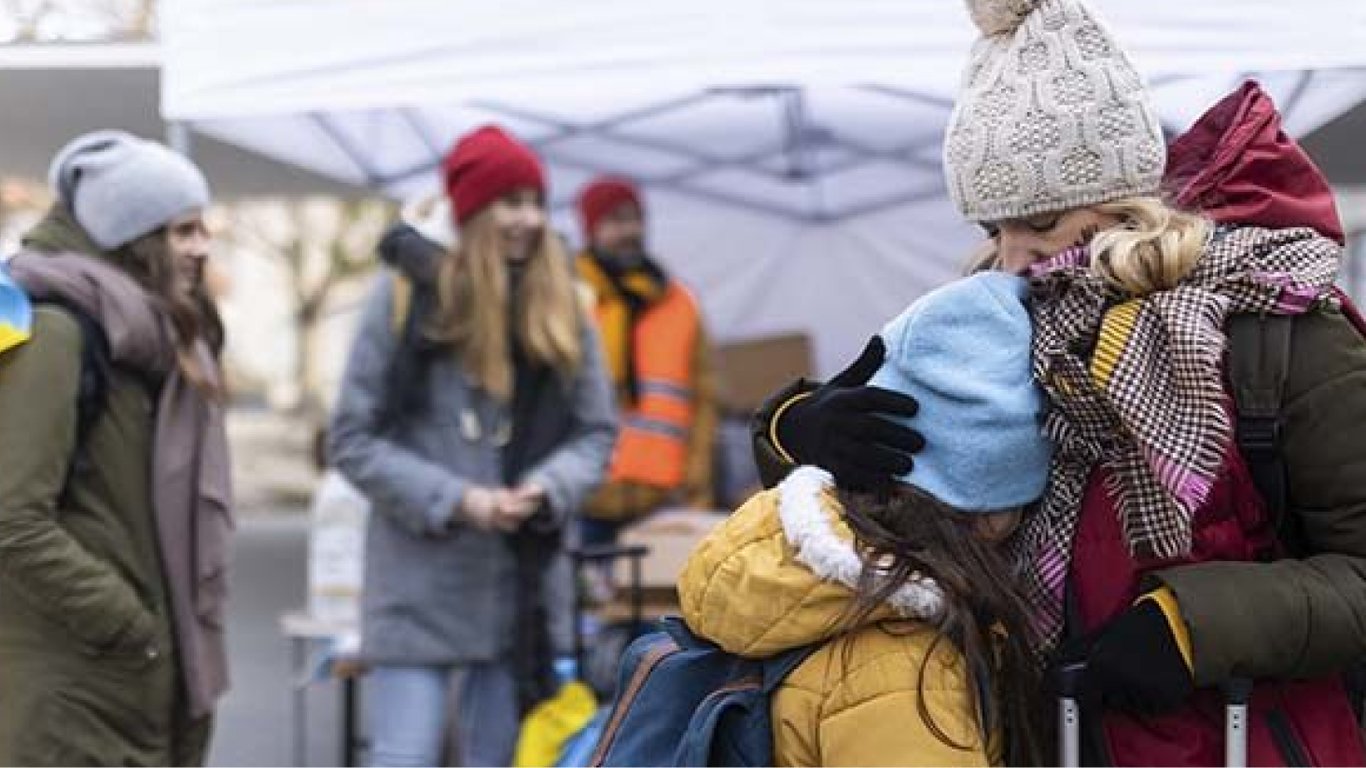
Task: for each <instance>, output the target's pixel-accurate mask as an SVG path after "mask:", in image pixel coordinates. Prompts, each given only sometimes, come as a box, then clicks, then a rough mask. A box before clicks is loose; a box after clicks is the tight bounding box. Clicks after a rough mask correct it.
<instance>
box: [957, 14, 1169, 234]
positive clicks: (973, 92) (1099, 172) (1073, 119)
mask: <svg viewBox="0 0 1366 768" xmlns="http://www.w3.org/2000/svg"><path fill="white" fill-rule="evenodd" d="M967 4H968V12H969V13H970V14H971V15H972V20H973V21H974V22H975V23H976V24H977V26H978V28H980V29H981V31H982V35H983V37H982V38H981V39H980V40H978V41H977V43H976V45H974V46H973V49H972V55H971V57H970V58H969V60H968V67H967V71H966V72H965V73H964V76H963V84H962V87H961V94H960V96H959V99H958V103H957V104H956V105H955V106H954V109H953V115H952V117H951V118H950V120H949V130H948V136H947V137H946V139H945V141H944V175H945V178H946V180H947V182H948V187H949V196H950V197H951V198H952V199H953V202H954V204H955V205H957V206H958V210H959V211H960V212H962V214H963V215H964V216H965V217H967V218H968V219H969V220H971V221H1002V220H1005V219H1015V218H1023V217H1026V216H1033V215H1035V214H1040V213H1051V212H1055V211H1063V210H1067V209H1070V208H1078V207H1082V206H1087V205H1093V204H1096V203H1102V202H1107V201H1111V200H1118V199H1121V198H1124V197H1131V196H1136V195H1152V194H1156V192H1157V190H1158V185H1159V183H1160V181H1161V178H1162V169H1163V166H1164V165H1165V163H1166V147H1165V145H1164V142H1163V137H1162V128H1161V126H1160V124H1159V123H1158V120H1157V113H1156V112H1155V111H1154V109H1153V106H1152V102H1151V100H1150V99H1149V95H1148V92H1147V89H1146V88H1145V87H1144V85H1143V80H1142V78H1141V77H1140V76H1139V74H1138V71H1137V70H1136V69H1135V68H1134V65H1133V63H1132V62H1130V61H1129V58H1128V56H1126V55H1125V53H1124V51H1123V50H1122V49H1121V48H1120V47H1119V45H1118V44H1117V43H1116V42H1115V40H1114V38H1113V37H1111V35H1110V33H1109V32H1108V31H1107V30H1106V29H1105V27H1104V26H1102V24H1101V23H1100V20H1099V19H1097V18H1096V15H1095V14H1094V13H1093V12H1092V11H1091V10H1090V9H1089V8H1087V7H1086V6H1085V5H1083V4H1082V3H1081V2H1079V0H967Z"/></svg>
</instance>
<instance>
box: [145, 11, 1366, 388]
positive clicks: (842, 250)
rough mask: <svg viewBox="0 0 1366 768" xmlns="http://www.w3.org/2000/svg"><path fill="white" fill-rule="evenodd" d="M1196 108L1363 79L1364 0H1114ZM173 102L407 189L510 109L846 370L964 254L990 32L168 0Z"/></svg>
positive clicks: (838, 22)
mask: <svg viewBox="0 0 1366 768" xmlns="http://www.w3.org/2000/svg"><path fill="white" fill-rule="evenodd" d="M1093 2H1094V4H1095V5H1096V6H1098V7H1099V8H1100V11H1101V13H1102V14H1103V15H1104V16H1105V17H1106V19H1107V20H1108V21H1109V22H1110V26H1111V27H1112V29H1113V30H1115V31H1116V32H1117V34H1118V36H1119V37H1120V39H1121V41H1122V42H1123V44H1124V45H1125V46H1126V47H1127V48H1128V49H1129V50H1130V51H1131V53H1132V54H1133V56H1134V58H1135V60H1136V62H1137V63H1138V65H1139V67H1140V69H1142V70H1143V71H1144V73H1145V75H1146V76H1147V77H1148V79H1149V81H1150V83H1151V84H1152V86H1153V87H1154V91H1155V93H1156V99H1157V102H1158V107H1159V110H1160V111H1161V113H1162V117H1163V120H1164V124H1165V125H1166V126H1167V127H1168V129H1169V131H1171V132H1179V131H1181V130H1183V129H1184V128H1185V127H1186V126H1187V125H1189V123H1190V122H1191V120H1193V119H1194V118H1195V117H1196V116H1198V115H1199V113H1200V112H1202V111H1203V110H1204V109H1205V108H1206V107H1208V106H1210V105H1211V104H1213V102H1214V101H1215V100H1217V99H1218V98H1219V97H1221V96H1222V95H1224V94H1225V93H1226V92H1228V91H1229V90H1231V89H1232V88H1233V87H1235V86H1236V85H1237V84H1238V83H1239V82H1240V81H1241V80H1242V79H1243V78H1245V77H1249V76H1251V77H1256V78H1258V79H1259V80H1261V81H1262V82H1263V84H1264V85H1265V86H1266V87H1267V89H1268V90H1269V91H1270V92H1271V93H1272V94H1273V95H1274V96H1275V97H1276V98H1277V101H1278V103H1279V104H1280V105H1281V107H1282V110H1283V111H1284V112H1285V113H1286V115H1287V127H1288V129H1289V130H1290V131H1291V132H1292V133H1294V134H1296V135H1302V134H1303V133H1305V132H1307V131H1310V130H1312V129H1314V128H1315V127H1317V126H1319V125H1321V124H1323V123H1325V122H1327V121H1328V120H1331V119H1332V118H1333V117H1335V116H1337V115H1338V114H1340V113H1341V112H1343V111H1344V110H1346V109H1349V108H1350V107H1352V106H1353V105H1355V104H1357V103H1358V102H1359V101H1361V100H1362V99H1363V98H1366V4H1363V3H1361V2H1360V1H1359V0H1300V2H1297V3H1286V2H1283V0H1201V1H1200V2H1190V1H1189V0H1148V1H1147V2H1135V1H1134V0H1093ZM162 33H163V46H164V66H163V78H164V79H163V90H162V107H163V113H164V115H165V117H166V118H167V119H169V120H176V121H183V122H184V123H187V124H189V125H190V126H192V127H193V129H194V130H195V131H197V132H200V133H203V134H207V135H210V136H213V137H215V138H217V139H221V140H224V141H228V142H231V143H234V144H238V145H241V146H244V147H247V148H249V149H252V150H254V151H256V152H259V153H262V154H265V155H268V156H272V157H275V158H279V159H282V160H286V161H289V162H292V163H295V164H298V165H300V166H302V167H304V168H307V169H309V170H312V171H314V172H317V173H320V174H323V175H325V176H329V177H332V178H335V179H339V180H343V181H346V182H349V183H354V184H363V185H366V186H370V187H372V188H375V189H378V190H381V191H383V192H384V193H386V194H390V195H392V196H395V197H399V198H404V197H408V196H411V195H414V194H417V193H422V192H427V191H430V190H433V189H435V184H436V182H435V178H436V173H435V171H436V167H437V164H438V162H439V158H440V156H441V154H442V153H443V152H444V150H445V149H446V148H447V147H448V146H449V145H450V143H451V142H452V141H453V140H454V139H455V138H456V137H458V136H459V135H460V134H461V133H463V132H465V131H467V130H469V129H470V128H472V127H474V126H476V125H479V124H481V123H484V122H490V121H496V122H499V123H502V124H504V125H505V126H506V127H508V128H510V129H512V130H513V131H515V132H516V133H518V134H519V135H521V136H522V137H523V138H525V139H527V140H529V141H530V142H531V143H532V144H534V145H535V146H536V147H537V149H538V150H539V151H540V153H541V154H542V156H543V157H544V158H545V160H546V161H547V164H548V165H549V167H550V171H551V178H552V181H551V184H552V203H553V204H554V206H555V209H556V211H557V215H558V216H559V217H560V220H559V223H560V224H561V225H562V226H563V227H564V228H565V229H566V231H568V232H573V231H574V224H573V217H572V214H571V211H570V208H571V206H570V203H571V201H572V199H573V195H574V193H575V191H576V190H577V189H578V187H579V186H580V185H581V184H582V183H583V182H584V181H585V180H587V179H588V178H589V177H591V176H592V175H594V174H596V173H598V172H614V173H620V174H624V175H627V176H630V177H633V178H635V179H636V180H637V181H639V182H641V183H642V184H643V185H644V186H645V187H646V189H647V196H648V198H647V205H648V207H649V209H650V224H651V236H652V246H653V247H652V250H654V251H656V252H657V253H658V254H659V255H660V257H661V259H662V260H663V261H664V262H665V264H666V265H667V266H668V267H669V268H670V269H671V270H672V271H674V273H675V274H677V275H679V276H680V277H682V278H683V279H684V280H685V281H686V282H687V283H688V284H690V285H691V286H692V287H693V288H694V290H695V291H696V293H697V294H698V295H699V297H700V298H701V300H702V303H703V305H704V309H705V311H706V314H707V317H708V320H709V324H710V326H711V327H712V329H713V331H714V334H715V335H716V336H717V337H719V338H721V339H723V340H735V339H742V338H747V337H753V336H758V335H765V334H769V333H776V332H783V331H790V330H803V331H807V332H809V333H810V334H811V335H812V337H813V339H814V342H815V347H816V353H817V369H818V370H817V372H818V373H821V374H828V373H829V372H831V371H832V370H834V369H835V368H837V367H838V366H839V365H840V364H841V363H842V362H843V361H844V360H845V359H846V358H848V357H849V356H850V355H851V354H852V353H853V352H854V351H856V349H857V347H858V346H859V345H860V344H861V343H862V341H863V340H864V339H865V338H866V337H867V336H868V335H869V334H870V333H872V332H874V331H875V330H876V329H877V328H878V326H879V324H880V323H881V322H882V321H883V320H885V319H886V318H888V317H890V316H892V315H893V314H895V313H896V312H897V311H899V310H900V309H901V308H902V307H903V306H904V305H905V304H906V303H907V302H908V301H909V300H911V299H913V298H914V297H915V296H917V295H919V294H920V293H922V292H923V291H924V290H926V289H927V288H929V287H932V286H934V285H936V284H938V283H941V282H943V281H944V280H946V279H948V278H949V277H951V276H952V275H953V274H955V273H956V272H957V270H958V269H959V268H960V267H961V265H962V263H963V261H964V259H965V258H966V255H967V253H968V250H969V249H970V248H971V244H972V242H973V240H974V237H975V235H974V233H973V231H972V228H971V227H969V226H967V225H965V224H963V223H962V222H961V221H960V220H959V218H958V216H957V215H956V213H955V212H954V211H953V209H952V207H951V206H950V205H949V204H948V201H947V199H946V197H945V193H944V187H943V183H942V180H941V171H940V165H939V152H940V137H941V135H942V132H943V130H944V126H945V125H946V123H947V119H948V114H949V110H950V108H951V106H952V100H953V98H954V94H955V91H956V86H957V82H958V78H959V73H960V70H961V67H962V64H963V62H964V60H965V59H966V55H967V51H968V50H969V47H970V46H971V42H972V39H973V37H974V29H973V28H972V26H971V23H970V22H969V20H968V18H967V14H966V13H965V11H964V9H963V6H962V3H961V2H956V1H955V0H841V1H840V2H830V0H773V1H772V2H764V1H763V0H689V1H688V2H665V1H664V0H659V1H658V2H647V3H624V2H617V1H614V0H578V2H573V3H560V2H554V1H553V0H504V1H503V2H499V3H487V2H473V1H472V0H383V2H380V1H378V0H330V1H329V2H328V3H327V4H325V5H321V6H320V5H319V4H318V3H317V2H316V1H315V0H253V1H251V2H247V1H244V0H167V2H166V3H165V4H164V5H163V19H162Z"/></svg>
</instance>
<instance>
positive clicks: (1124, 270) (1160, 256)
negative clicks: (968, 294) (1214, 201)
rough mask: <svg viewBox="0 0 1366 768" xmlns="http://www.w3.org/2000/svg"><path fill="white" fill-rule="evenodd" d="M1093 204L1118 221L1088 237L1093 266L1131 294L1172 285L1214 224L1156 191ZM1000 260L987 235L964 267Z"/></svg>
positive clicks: (970, 269) (978, 268) (1196, 257)
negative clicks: (1146, 194)
mask: <svg viewBox="0 0 1366 768" xmlns="http://www.w3.org/2000/svg"><path fill="white" fill-rule="evenodd" d="M1093 210H1095V211H1097V212H1099V213H1103V214H1107V215H1110V216H1114V217H1117V218H1118V219H1120V223H1119V224H1118V225H1117V226H1114V227H1111V228H1110V229H1106V230H1102V231H1100V232H1098V233H1096V234H1095V235H1094V236H1093V237H1092V238H1091V242H1090V243H1089V245H1090V247H1091V269H1092V271H1094V272H1095V273H1096V274H1097V275H1099V276H1100V277H1101V278H1102V279H1103V280H1105V282H1106V283H1107V284H1108V285H1109V286H1110V287H1112V288H1114V289H1115V290H1116V291H1119V292H1121V293H1123V294H1125V295H1129V296H1146V295H1148V294H1150V293H1154V292H1157V291H1164V290H1168V289H1171V288H1175V287H1176V286H1177V285H1178V284H1179V283H1180V282H1181V281H1182V280H1184V279H1185V278H1186V276H1187V275H1189V274H1190V272H1191V270H1193V269H1194V268H1195V265H1196V264H1197V263H1198V262H1199V261H1200V255H1201V254H1202V253H1204V250H1205V243H1206V241H1207V240H1208V239H1209V234H1210V231H1211V230H1212V229H1213V226H1214V225H1213V224H1212V223H1211V222H1210V221H1209V220H1208V219H1206V218H1204V217H1203V216H1199V215H1197V214H1193V213H1187V212H1185V211H1181V210H1178V209H1176V208H1173V207H1171V206H1170V205H1168V204H1167V203H1165V202H1163V201H1162V200H1160V199H1158V198H1156V197H1130V198H1125V199H1122V200H1115V201H1113V202H1109V203H1101V204H1099V205H1096V206H1095V207H1094V209H1093ZM999 262H1000V249H999V247H998V246H997V242H996V240H995V238H991V239H988V240H987V241H986V242H985V243H984V244H983V245H981V246H980V247H978V249H977V250H976V251H975V252H974V253H973V254H972V255H971V256H970V257H969V258H968V262H967V267H966V270H965V272H966V273H967V274H972V273H975V272H982V271H985V270H989V269H996V268H998V266H999Z"/></svg>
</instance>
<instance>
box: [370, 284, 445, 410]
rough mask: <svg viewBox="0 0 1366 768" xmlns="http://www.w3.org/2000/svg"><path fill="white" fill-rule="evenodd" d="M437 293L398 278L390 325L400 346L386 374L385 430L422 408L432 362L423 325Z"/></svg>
mask: <svg viewBox="0 0 1366 768" xmlns="http://www.w3.org/2000/svg"><path fill="white" fill-rule="evenodd" d="M435 293H436V292H435V291H434V290H433V289H431V288H429V287H425V286H422V285H419V284H417V283H414V282H413V281H412V280H410V279H408V278H407V277H406V276H404V275H402V274H398V273H396V274H395V277H394V300H393V307H392V314H391V316H390V319H389V322H390V331H391V332H392V333H393V334H394V337H395V339H396V340H397V344H396V345H395V349H394V354H393V357H392V358H390V360H389V368H388V370H387V371H386V373H385V396H384V398H383V400H382V403H381V405H380V413H379V415H378V422H379V424H380V425H381V426H383V427H386V428H387V427H391V426H393V424H394V423H395V422H396V421H397V420H398V419H399V417H400V416H401V415H403V414H406V413H409V412H411V411H412V410H413V409H415V408H417V407H419V406H420V405H421V395H422V385H423V384H424V383H425V381H426V375H427V365H428V363H429V362H430V358H431V355H430V350H429V349H427V345H426V344H425V343H424V340H423V338H422V323H423V321H424V320H425V318H427V317H428V315H429V313H430V312H431V311H432V310H433V309H434V304H435V302H436V296H435Z"/></svg>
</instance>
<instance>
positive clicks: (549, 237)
mask: <svg viewBox="0 0 1366 768" xmlns="http://www.w3.org/2000/svg"><path fill="white" fill-rule="evenodd" d="M460 230H461V231H460V236H461V242H460V245H458V246H457V247H456V249H455V251H454V252H453V253H451V254H450V256H449V258H446V259H444V260H443V262H442V265H441V271H440V277H439V284H438V290H437V296H438V302H439V306H438V311H437V315H436V322H435V324H434V326H433V327H432V328H430V329H429V331H428V335H429V336H431V337H432V338H433V339H435V340H437V341H440V342H444V343H450V344H452V345H453V346H454V347H455V349H456V352H457V354H458V356H459V357H460V361H461V364H462V367H463V368H464V370H465V372H466V373H468V374H469V375H470V376H471V377H473V378H474V380H475V381H476V382H478V383H479V385H480V386H482V387H483V388H484V390H485V391H487V392H489V393H490V394H492V395H493V396H494V397H495V398H497V399H498V400H500V401H502V402H505V403H506V402H510V401H511V400H512V389H513V363H512V344H511V340H512V337H511V335H510V334H516V339H517V341H518V343H519V344H520V345H521V348H522V350H523V352H524V354H525V355H526V357H527V358H528V360H530V361H531V362H532V363H538V364H542V365H545V366H547V367H549V368H550V369H552V370H554V371H555V372H557V373H558V374H560V375H561V376H562V377H563V378H569V377H570V376H572V375H573V374H574V373H575V372H577V370H578V367H579V364H580V362H581V360H582V358H583V349H582V348H581V337H580V330H581V328H580V325H579V324H580V322H582V321H581V319H580V316H579V308H578V300H577V294H576V292H575V288H574V280H573V276H572V273H571V272H570V267H569V257H568V255H567V254H566V252H565V249H564V246H563V244H561V242H560V240H559V238H558V237H557V236H556V235H555V233H554V232H552V231H551V229H550V228H549V227H545V228H543V229H542V233H541V238H540V243H539V244H538V245H537V247H536V250H535V252H534V253H532V254H531V256H529V257H528V258H527V263H526V265H525V272H524V274H523V275H522V279H521V289H520V290H519V291H518V292H517V294H518V295H517V296H515V297H510V296H509V292H510V286H509V281H508V268H507V257H506V255H505V254H504V252H503V246H502V243H501V237H500V236H499V233H498V228H497V226H496V225H495V223H494V221H493V216H492V214H491V212H490V210H487V209H486V210H484V211H483V212H481V213H479V214H478V215H476V216H475V217H474V218H472V219H470V220H469V221H468V222H466V223H465V224H464V225H462V226H461V228H460ZM514 300H515V301H516V302H517V306H516V307H514V308H513V310H512V311H511V312H509V311H508V302H509V301H514ZM509 320H511V323H509ZM509 325H512V326H513V327H512V328H511V329H509V327H508V326H509Z"/></svg>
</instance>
